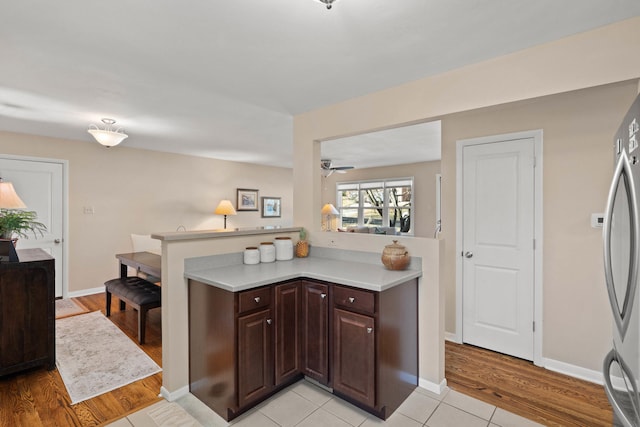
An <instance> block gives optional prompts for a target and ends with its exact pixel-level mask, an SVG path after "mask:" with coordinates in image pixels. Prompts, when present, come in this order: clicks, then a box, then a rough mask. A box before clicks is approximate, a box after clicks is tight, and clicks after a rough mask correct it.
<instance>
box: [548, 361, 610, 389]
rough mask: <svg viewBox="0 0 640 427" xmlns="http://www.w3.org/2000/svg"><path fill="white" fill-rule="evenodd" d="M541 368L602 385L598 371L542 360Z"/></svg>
mask: <svg viewBox="0 0 640 427" xmlns="http://www.w3.org/2000/svg"><path fill="white" fill-rule="evenodd" d="M542 363H543V365H542V366H543V367H544V368H545V369H548V370H550V371H554V372H558V373H560V374H564V375H568V376H570V377H574V378H578V379H581V380H585V381H589V382H592V383H596V384H600V385H602V384H604V376H603V374H602V372H600V371H594V370H592V369H587V368H582V367H580V366H576V365H571V364H569V363H565V362H560V361H558V360H553V359H547V358H542Z"/></svg>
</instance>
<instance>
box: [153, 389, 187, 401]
mask: <svg viewBox="0 0 640 427" xmlns="http://www.w3.org/2000/svg"><path fill="white" fill-rule="evenodd" d="M187 394H189V386H188V385H186V386H184V387H181V388H179V389H177V390H176V391H169V390H167V389H166V388H164V386H162V387H160V396H162V397H164V398H165V399H166V400H168V401H169V402H173V401H174V400H178V399H180V398H181V397H183V396H186V395H187Z"/></svg>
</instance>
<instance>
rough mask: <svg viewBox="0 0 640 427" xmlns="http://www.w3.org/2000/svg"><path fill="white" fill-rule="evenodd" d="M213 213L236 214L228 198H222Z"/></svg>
mask: <svg viewBox="0 0 640 427" xmlns="http://www.w3.org/2000/svg"><path fill="white" fill-rule="evenodd" d="M213 213H215V214H216V215H236V210H235V208H234V207H233V205H232V204H231V202H230V201H229V200H222V201H221V202H220V203H219V204H218V207H217V208H216V210H215V211H214V212H213Z"/></svg>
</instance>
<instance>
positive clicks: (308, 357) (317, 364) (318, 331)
mask: <svg viewBox="0 0 640 427" xmlns="http://www.w3.org/2000/svg"><path fill="white" fill-rule="evenodd" d="M301 285H302V371H303V373H304V374H305V375H306V376H308V377H309V378H313V379H314V380H316V381H318V382H320V383H321V384H324V385H329V301H330V297H329V286H328V285H327V284H324V283H316V282H310V281H306V280H304V281H302V283H301Z"/></svg>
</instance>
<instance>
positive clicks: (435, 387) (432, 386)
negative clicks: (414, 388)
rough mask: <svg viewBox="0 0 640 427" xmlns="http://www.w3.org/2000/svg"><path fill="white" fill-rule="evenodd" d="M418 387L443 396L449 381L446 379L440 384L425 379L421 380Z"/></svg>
mask: <svg viewBox="0 0 640 427" xmlns="http://www.w3.org/2000/svg"><path fill="white" fill-rule="evenodd" d="M418 387H420V388H423V389H425V390H428V391H430V392H431V393H435V394H442V393H443V392H445V391H446V390H447V380H446V379H444V380H442V382H441V383H440V384H438V383H434V382H432V381H429V380H425V379H424V378H419V379H418Z"/></svg>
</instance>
